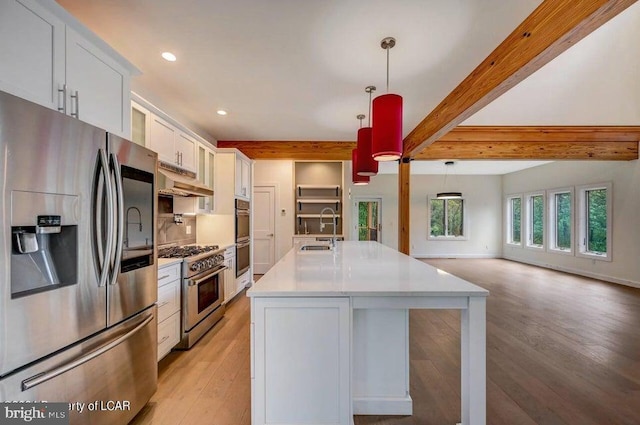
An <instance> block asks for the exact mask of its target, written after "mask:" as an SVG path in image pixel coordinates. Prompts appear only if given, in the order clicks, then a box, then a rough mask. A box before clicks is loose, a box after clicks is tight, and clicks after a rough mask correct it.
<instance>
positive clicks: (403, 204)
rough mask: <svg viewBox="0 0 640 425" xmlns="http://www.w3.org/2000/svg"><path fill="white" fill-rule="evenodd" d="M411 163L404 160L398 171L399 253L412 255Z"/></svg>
mask: <svg viewBox="0 0 640 425" xmlns="http://www.w3.org/2000/svg"><path fill="white" fill-rule="evenodd" d="M410 190H411V162H410V159H409V158H402V159H401V160H400V165H399V169H398V251H400V252H402V253H403V254H407V255H409V254H410V253H411V240H410V234H411V233H410V231H411V228H410V224H409V219H410V214H409V210H410V207H411V194H410Z"/></svg>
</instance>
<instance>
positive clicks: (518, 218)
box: [507, 195, 522, 245]
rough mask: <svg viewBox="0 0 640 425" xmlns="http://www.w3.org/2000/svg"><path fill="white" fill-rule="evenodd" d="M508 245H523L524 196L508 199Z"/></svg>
mask: <svg viewBox="0 0 640 425" xmlns="http://www.w3.org/2000/svg"><path fill="white" fill-rule="evenodd" d="M507 243H508V244H512V245H522V196H521V195H517V196H513V195H512V196H509V197H507Z"/></svg>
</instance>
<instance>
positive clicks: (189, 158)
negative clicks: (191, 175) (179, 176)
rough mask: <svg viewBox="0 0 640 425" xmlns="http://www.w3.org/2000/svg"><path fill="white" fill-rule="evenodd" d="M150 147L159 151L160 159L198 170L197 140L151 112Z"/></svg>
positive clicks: (191, 169) (190, 169)
mask: <svg viewBox="0 0 640 425" xmlns="http://www.w3.org/2000/svg"><path fill="white" fill-rule="evenodd" d="M150 122H151V125H150V128H149V149H151V150H153V151H155V152H157V153H158V158H159V159H160V161H163V162H167V163H169V164H173V165H175V166H177V167H181V168H184V169H187V170H189V171H193V172H197V167H196V149H197V144H198V143H197V142H196V141H195V140H194V139H193V138H192V137H190V136H188V135H187V134H185V133H184V132H182V131H180V129H178V128H177V127H176V126H174V125H173V124H171V123H169V122H168V121H165V120H163V119H162V118H160V117H159V116H157V115H155V114H151V119H150Z"/></svg>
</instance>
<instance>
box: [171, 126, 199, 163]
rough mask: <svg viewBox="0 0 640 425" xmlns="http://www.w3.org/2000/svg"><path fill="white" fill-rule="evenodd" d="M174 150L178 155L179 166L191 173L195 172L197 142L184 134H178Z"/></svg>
mask: <svg viewBox="0 0 640 425" xmlns="http://www.w3.org/2000/svg"><path fill="white" fill-rule="evenodd" d="M175 148H176V152H177V153H178V157H179V161H180V166H181V167H182V168H186V169H188V170H191V171H197V167H196V150H197V148H198V142H196V141H195V140H194V139H193V138H192V137H190V136H188V135H186V134H185V133H182V132H178V134H177V137H176V147H175Z"/></svg>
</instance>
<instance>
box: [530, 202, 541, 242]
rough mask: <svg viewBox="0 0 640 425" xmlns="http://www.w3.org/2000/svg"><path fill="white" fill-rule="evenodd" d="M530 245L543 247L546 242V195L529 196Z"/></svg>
mask: <svg viewBox="0 0 640 425" xmlns="http://www.w3.org/2000/svg"><path fill="white" fill-rule="evenodd" d="M528 217H529V218H528V229H529V235H528V236H529V237H528V245H529V246H535V247H542V243H543V241H544V195H542V194H539V195H538V194H536V195H531V196H529V215H528Z"/></svg>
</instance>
